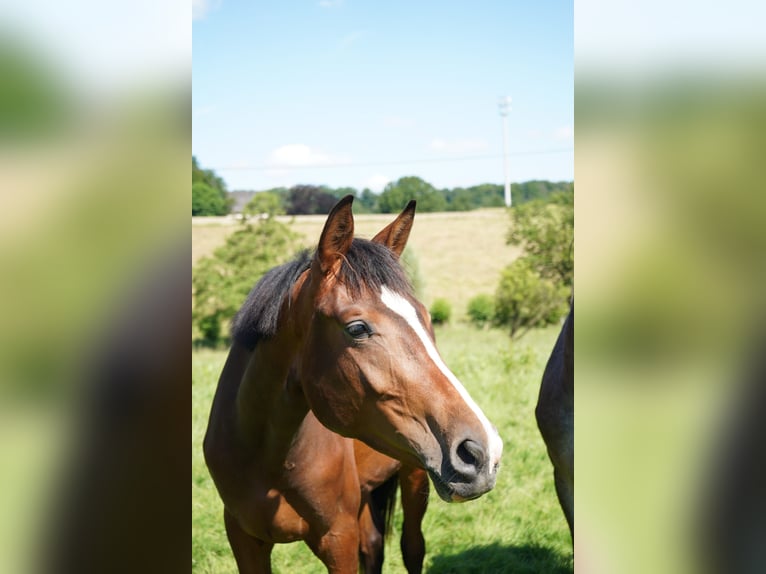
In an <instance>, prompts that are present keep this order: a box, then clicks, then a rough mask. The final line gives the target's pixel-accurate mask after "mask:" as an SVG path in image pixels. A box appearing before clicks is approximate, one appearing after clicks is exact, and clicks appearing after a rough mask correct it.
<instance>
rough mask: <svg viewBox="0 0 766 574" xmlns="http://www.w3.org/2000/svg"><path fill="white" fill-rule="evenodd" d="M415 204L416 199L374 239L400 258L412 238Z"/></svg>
mask: <svg viewBox="0 0 766 574" xmlns="http://www.w3.org/2000/svg"><path fill="white" fill-rule="evenodd" d="M415 204H416V201H415V200H414V199H413V200H411V201H410V202H409V203H408V204H407V207H405V208H404V211H402V212H401V213H400V214H399V216H398V217H397V218H396V219H394V220H393V221H392V222H391V223H389V224H388V225H386V226H385V227H384V228H383V229H381V231H380V233H378V234H377V235H376V236H375V237H373V238H372V240H373V241H374V242H375V243H382V244H383V245H385V246H386V247H388V248H389V249H390V250H391V251H393V252H394V253H395V254H396V256H397V257H399V256H400V255H401V254H402V251H404V247H405V246H406V245H407V239H409V237H410V230H411V229H412V224H413V223H414V221H415Z"/></svg>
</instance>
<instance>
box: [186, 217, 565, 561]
mask: <svg viewBox="0 0 766 574" xmlns="http://www.w3.org/2000/svg"><path fill="white" fill-rule="evenodd" d="M282 219H283V221H285V222H290V224H291V226H292V227H293V229H294V230H295V231H297V232H299V233H301V234H303V235H304V237H305V238H306V240H305V245H306V246H309V247H311V246H314V245H315V243H316V241H317V240H318V238H319V234H320V232H321V230H322V225H323V224H324V221H325V216H303V217H296V218H282ZM392 219H393V216H392V215H358V216H356V218H355V221H356V232H357V234H358V235H360V236H362V237H368V238H369V237H372V236H373V235H374V234H375V233H377V232H378V231H379V230H380V229H381V228H383V227H384V226H385V225H386V224H387V223H388V222H389V221H391V220H392ZM508 225H509V218H508V215H507V213H506V211H505V210H504V209H490V210H480V211H474V212H470V213H434V214H419V215H417V217H416V220H415V226H414V228H413V230H412V234H411V236H410V241H409V246H410V248H412V249H413V251H414V253H415V256H416V257H417V259H418V262H419V266H420V274H421V276H422V278H423V280H424V285H423V301H424V302H425V303H426V304H427V305H430V303H431V302H432V301H433V300H434V299H435V298H437V297H444V298H446V299H447V300H448V301H450V303H451V304H452V308H453V320H452V322H451V323H450V324H449V325H446V326H443V327H439V328H438V330H437V343H438V346H439V348H440V350H441V352H442V355H443V357H444V360H445V361H446V363H447V364H448V365H449V366H450V368H451V369H452V370H453V371H454V372H455V373H456V374H457V376H458V377H459V378H460V379H461V381H462V382H463V383H464V384H465V386H466V387H467V388H468V390H469V391H470V392H471V394H472V396H473V397H474V398H475V399H476V401H477V402H478V403H479V404H480V405H481V407H482V408H483V409H484V411H485V412H486V414H487V416H488V417H489V418H490V420H491V421H492V422H493V423H494V424H495V425H497V427H498V430H499V431H500V434H501V436H502V438H503V441H504V443H505V450H504V454H503V460H502V465H501V470H500V474H499V478H498V483H497V486H496V487H495V489H494V490H493V491H492V492H490V493H488V494H487V495H485V496H484V497H482V498H480V499H478V500H475V501H472V502H468V503H466V504H447V503H445V502H443V501H441V500H440V499H439V498H438V497H437V496H435V495H434V496H432V497H431V502H430V507H429V510H428V513H427V514H426V518H425V521H424V525H423V529H424V534H425V538H426V544H427V551H426V564H425V566H426V571H427V572H433V573H448V572H455V573H479V572H482V573H486V572H516V573H520V572H528V573H532V572H534V573H564V572H571V571H572V546H571V541H570V537H569V530H568V528H567V525H566V521H565V519H564V515H563V513H562V512H561V509H560V507H559V505H558V501H557V499H556V494H555V490H554V487H553V471H552V467H551V464H550V461H549V460H548V457H547V454H546V451H545V445H544V444H543V441H542V438H541V437H540V434H539V432H538V430H537V426H536V424H535V419H534V406H535V403H536V400H537V393H538V390H539V386H540V378H541V376H542V372H543V369H544V367H545V362H546V361H547V358H548V355H549V353H550V351H551V349H552V347H553V343H554V341H555V338H556V336H557V334H558V327H557V326H556V327H551V328H549V329H544V330H538V331H532V332H530V333H529V334H527V335H526V336H525V337H524V338H523V339H522V340H521V341H518V342H514V343H513V345H512V344H511V341H510V338H509V337H508V335H507V334H506V333H505V332H503V331H499V330H478V329H476V328H474V327H472V326H470V325H468V324H466V323H465V322H464V320H463V318H464V316H465V307H466V305H467V303H468V300H469V299H470V298H471V297H473V296H475V295H477V294H479V293H494V291H495V288H496V286H497V283H498V281H499V277H500V271H501V270H502V268H503V267H505V266H506V265H508V264H509V263H510V262H511V261H512V260H513V259H514V258H515V257H516V256H517V255H518V251H517V250H516V249H515V248H513V247H509V246H507V245H506V244H505V235H506V233H507V230H508ZM235 229H236V224H233V223H231V222H230V221H228V220H227V219H225V218H200V219H195V220H193V222H192V260H193V261H197V260H198V259H199V258H200V257H202V256H204V255H209V254H211V253H212V252H213V251H214V250H215V248H216V247H217V246H219V245H221V244H222V243H223V242H224V241H225V238H226V236H227V235H228V234H229V233H231V232H232V231H234V230H235ZM225 358H226V352H225V351H212V350H199V351H194V352H193V353H192V368H193V379H192V393H193V428H192V487H193V494H192V504H193V518H192V520H193V522H192V560H193V562H192V564H193V571H194V572H196V573H211V574H212V573H216V574H217V573H228V572H236V566H235V563H234V558H233V556H232V554H231V550H230V549H229V546H228V542H227V540H226V534H225V532H224V527H223V517H222V505H221V502H220V499H219V498H218V495H217V493H216V491H215V488H214V486H213V484H212V481H211V480H210V477H209V475H208V473H207V469H206V468H205V465H204V461H203V458H202V437H203V435H204V431H205V426H206V424H207V416H208V412H209V409H210V404H211V401H212V397H213V394H214V392H215V385H216V382H217V378H218V375H219V373H220V371H221V367H222V365H223V362H224V360H225ZM394 522H395V524H394V531H393V532H392V535H391V537H390V538H389V539H388V541H387V548H386V563H385V566H384V571H385V572H390V573H399V572H404V571H405V570H404V566H403V563H402V559H401V555H400V552H399V547H398V544H399V543H398V539H399V534H398V531H397V529H398V527H399V525H400V524H401V516H400V515H399V514H397V516H396V518H395V521H394ZM273 564H274V570H275V572H281V573H284V574H287V573H293V572H298V573H304V572H306V573H313V572H317V573H319V572H324V571H325V570H324V568H323V567H322V565H321V563H320V562H319V560H318V559H317V558H315V557H314V555H313V554H312V553H311V551H310V550H309V549H308V548H307V547H306V546H305V545H304V544H303V543H296V544H288V545H278V546H277V547H276V548H275V550H274V554H273Z"/></svg>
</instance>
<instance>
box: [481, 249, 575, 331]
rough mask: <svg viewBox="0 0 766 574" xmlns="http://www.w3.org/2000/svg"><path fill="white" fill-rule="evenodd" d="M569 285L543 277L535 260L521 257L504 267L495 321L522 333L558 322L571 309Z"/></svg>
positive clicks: (498, 290)
mask: <svg viewBox="0 0 766 574" xmlns="http://www.w3.org/2000/svg"><path fill="white" fill-rule="evenodd" d="M568 295H569V289H568V288H567V287H565V286H564V285H559V286H557V285H556V284H555V283H554V282H553V281H552V280H551V279H547V278H543V277H541V276H540V275H539V274H538V272H537V271H536V269H535V266H534V263H533V262H531V261H530V260H529V259H528V258H526V257H520V258H519V259H516V261H514V262H513V263H511V264H510V265H509V266H508V267H506V268H505V269H504V270H503V274H502V277H501V279H500V285H499V286H498V288H497V293H496V295H495V321H496V322H497V323H498V324H499V325H503V326H506V327H508V328H509V329H510V331H511V337H512V338H518V337H521V336H522V335H523V334H524V333H525V332H526V331H527V330H529V329H531V328H533V327H542V326H544V325H548V324H552V323H556V322H558V321H560V320H561V318H562V317H563V316H564V314H565V313H566V312H567V296H568Z"/></svg>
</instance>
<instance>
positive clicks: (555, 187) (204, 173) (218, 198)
mask: <svg viewBox="0 0 766 574" xmlns="http://www.w3.org/2000/svg"><path fill="white" fill-rule="evenodd" d="M573 189H574V184H573V182H571V181H559V182H551V181H544V180H532V181H526V182H523V183H514V184H511V200H512V204H513V205H520V204H523V203H526V202H529V201H533V200H544V201H547V200H549V199H550V198H551V197H552V196H553V195H554V194H557V193H561V192H564V193H567V192H570V193H571V192H572V191H573ZM504 193H505V191H504V187H503V185H501V184H494V183H484V184H480V185H474V186H471V187H455V188H451V189H449V188H444V189H438V188H436V187H434V186H433V185H431V184H430V183H428V182H427V181H425V180H423V179H421V178H419V177H416V176H406V177H401V178H399V179H397V180H396V181H392V182H390V183H388V185H386V187H385V188H384V189H383V191H382V192H380V193H375V192H373V191H371V190H370V189H367V188H365V189H362V190H358V189H356V188H353V187H337V188H333V187H329V186H326V185H295V186H293V187H290V188H285V187H277V188H272V189H267V190H262V191H235V192H232V193H229V192H228V191H227V190H226V185H225V183H224V182H223V180H222V179H221V178H220V177H218V176H217V175H216V174H215V173H214V172H213V171H212V170H205V169H202V168H201V167H200V166H199V164H198V163H197V160H196V158H194V157H192V215H225V214H227V213H229V212H230V211H231V210H232V208H234V209H235V210H236V211H242V212H243V213H245V214H249V215H261V214H267V215H282V214H286V215H315V214H326V213H328V212H329V211H330V209H331V208H332V206H333V205H335V203H336V202H337V201H338V199H340V198H341V197H344V196H346V195H349V194H350V195H353V196H354V197H355V201H354V211H356V212H357V213H398V212H399V211H400V210H401V209H402V207H404V206H405V205H406V204H407V202H408V201H409V200H410V199H415V200H417V202H418V211H419V212H421V213H423V212H435V211H471V210H473V209H479V208H482V207H502V206H504V205H505V200H504ZM235 199H236V200H238V202H239V203H240V205H238V206H237V205H235V203H236V201H235Z"/></svg>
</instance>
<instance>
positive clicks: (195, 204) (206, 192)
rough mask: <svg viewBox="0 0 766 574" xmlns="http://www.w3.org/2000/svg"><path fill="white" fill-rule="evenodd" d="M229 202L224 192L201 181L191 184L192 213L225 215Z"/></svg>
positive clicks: (227, 211)
mask: <svg viewBox="0 0 766 574" xmlns="http://www.w3.org/2000/svg"><path fill="white" fill-rule="evenodd" d="M227 213H229V203H228V202H227V200H226V194H225V192H221V191H220V190H217V189H215V188H214V187H211V186H209V185H208V184H206V183H203V182H197V183H195V184H193V185H192V215H226V214H227Z"/></svg>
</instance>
